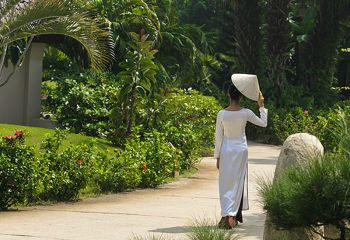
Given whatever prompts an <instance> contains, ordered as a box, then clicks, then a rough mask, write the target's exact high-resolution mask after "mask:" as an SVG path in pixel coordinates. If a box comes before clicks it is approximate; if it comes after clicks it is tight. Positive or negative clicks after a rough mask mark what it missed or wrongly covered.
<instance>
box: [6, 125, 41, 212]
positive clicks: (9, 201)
mask: <svg viewBox="0 0 350 240" xmlns="http://www.w3.org/2000/svg"><path fill="white" fill-rule="evenodd" d="M23 134H24V133H23V132H22V131H16V135H15V136H5V137H2V138H1V139H0V210H3V209H7V208H8V207H10V206H11V205H13V204H16V203H18V202H23V201H25V200H27V199H28V198H30V197H31V196H30V195H31V193H32V192H35V188H36V186H35V183H34V182H33V179H34V169H35V166H36V163H35V158H34V149H33V148H31V147H28V146H26V145H25V144H24V135H23Z"/></svg>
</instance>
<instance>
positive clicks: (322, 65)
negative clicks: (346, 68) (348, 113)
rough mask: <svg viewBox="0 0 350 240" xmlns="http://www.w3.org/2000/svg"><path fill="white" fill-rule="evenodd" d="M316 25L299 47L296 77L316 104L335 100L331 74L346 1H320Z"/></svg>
mask: <svg viewBox="0 0 350 240" xmlns="http://www.w3.org/2000/svg"><path fill="white" fill-rule="evenodd" d="M318 8H319V11H318V14H317V17H316V26H315V28H314V30H313V31H312V33H311V36H310V39H309V41H307V43H306V44H304V45H303V46H301V47H300V52H299V54H301V55H300V56H299V58H298V59H299V61H298V78H299V81H300V82H301V83H303V84H305V85H306V86H307V88H308V90H309V94H310V95H311V96H313V97H314V99H315V103H316V104H317V105H323V104H324V103H325V102H327V101H331V100H332V98H334V95H332V94H331V93H332V90H331V88H332V86H334V82H335V79H334V74H335V70H336V69H335V67H336V63H337V56H338V51H339V46H340V41H341V39H342V36H343V33H344V31H343V22H344V21H346V20H347V19H349V16H350V15H349V8H350V1H349V0H337V1H328V0H319V2H318Z"/></svg>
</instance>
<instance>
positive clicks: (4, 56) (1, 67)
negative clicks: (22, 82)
mask: <svg viewBox="0 0 350 240" xmlns="http://www.w3.org/2000/svg"><path fill="white" fill-rule="evenodd" d="M7 47H8V45H7V44H6V45H5V46H4V50H3V53H2V56H1V60H0V76H1V74H2V70H3V69H4V63H5V58H6V53H7Z"/></svg>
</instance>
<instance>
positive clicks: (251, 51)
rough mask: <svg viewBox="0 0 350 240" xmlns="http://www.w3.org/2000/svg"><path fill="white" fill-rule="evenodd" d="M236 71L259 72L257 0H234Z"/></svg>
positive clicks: (259, 41)
mask: <svg viewBox="0 0 350 240" xmlns="http://www.w3.org/2000/svg"><path fill="white" fill-rule="evenodd" d="M234 16H235V17H234V24H235V25H234V28H235V36H234V37H235V42H236V58H237V59H236V60H237V63H238V66H239V67H238V69H237V71H240V72H243V73H252V74H258V73H259V72H260V70H261V69H260V63H261V50H262V34H261V31H260V26H261V9H260V6H259V0H234Z"/></svg>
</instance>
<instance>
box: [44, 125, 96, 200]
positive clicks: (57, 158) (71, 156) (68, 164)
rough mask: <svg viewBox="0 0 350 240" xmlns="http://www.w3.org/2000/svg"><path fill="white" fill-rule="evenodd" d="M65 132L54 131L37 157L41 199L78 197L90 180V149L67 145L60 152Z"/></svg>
mask: <svg viewBox="0 0 350 240" xmlns="http://www.w3.org/2000/svg"><path fill="white" fill-rule="evenodd" d="M65 135H66V134H65V133H64V132H62V131H61V130H56V132H55V134H54V135H53V136H49V137H48V138H47V139H46V140H45V141H44V142H43V144H42V150H43V152H42V156H41V158H40V172H41V173H42V174H43V176H42V178H41V179H40V183H39V184H40V185H41V186H42V192H41V193H40V194H39V198H40V199H41V200H59V201H68V200H74V199H76V198H77V197H78V194H79V190H81V189H83V188H85V187H86V185H87V182H88V180H89V177H90V167H91V151H90V148H91V147H89V146H86V145H77V146H69V147H68V148H67V149H65V150H63V151H62V152H60V151H59V150H60V149H59V148H60V146H61V144H62V141H63V139H64V138H65Z"/></svg>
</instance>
